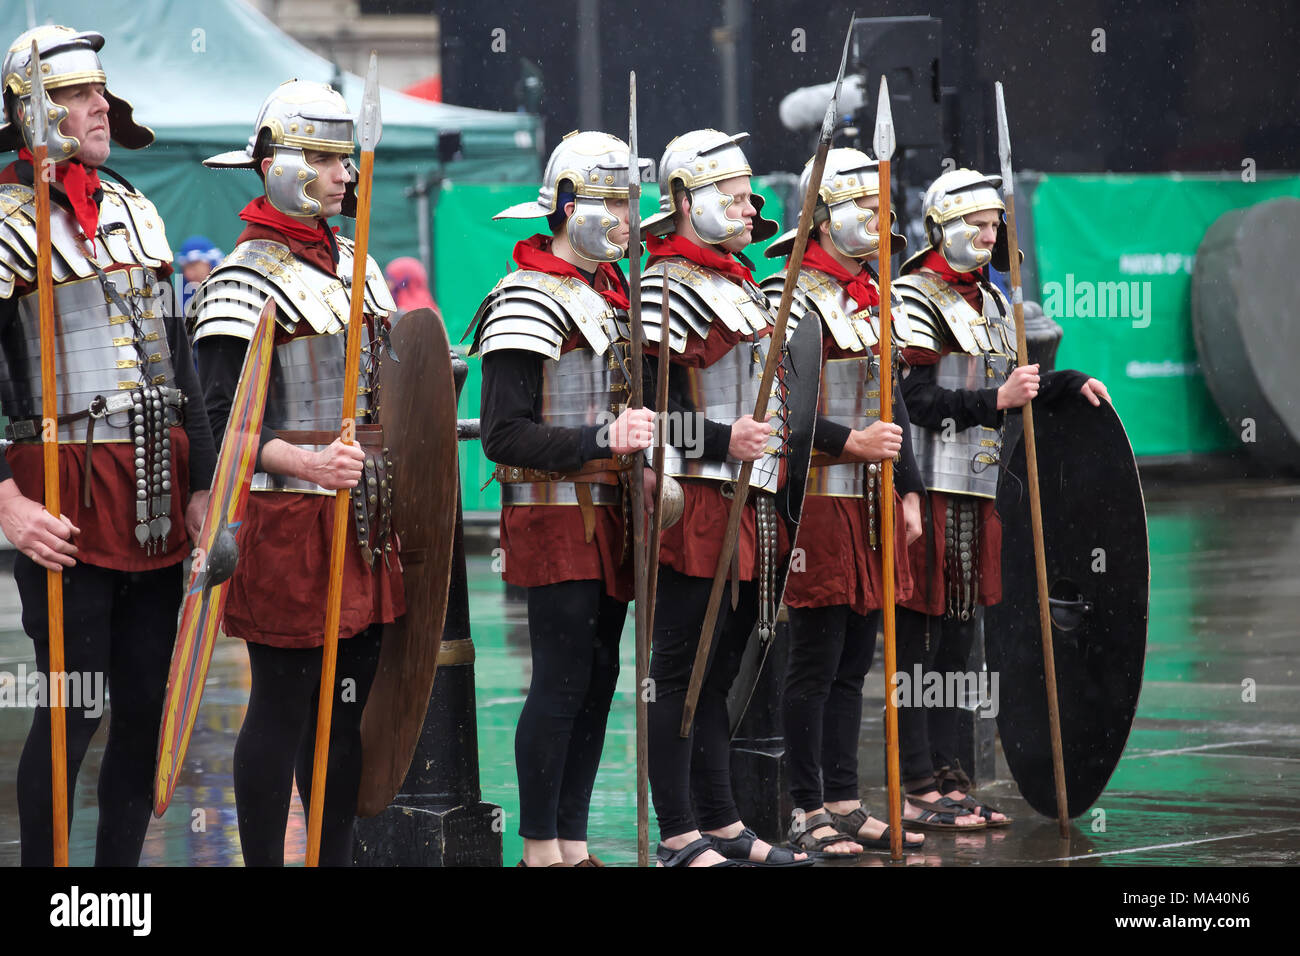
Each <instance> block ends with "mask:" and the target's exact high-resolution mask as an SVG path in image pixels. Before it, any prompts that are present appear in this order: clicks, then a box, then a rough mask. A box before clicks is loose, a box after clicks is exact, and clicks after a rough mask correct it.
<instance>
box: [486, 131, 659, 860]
mask: <svg viewBox="0 0 1300 956" xmlns="http://www.w3.org/2000/svg"><path fill="white" fill-rule="evenodd" d="M643 162H644V163H645V164H646V165H648V164H649V163H648V161H643ZM541 217H546V220H547V225H548V226H549V228H550V234H549V235H547V234H543V233H539V234H537V235H535V236H532V237H531V238H529V239H525V240H522V241H521V242H519V243H517V244H516V246H515V251H514V261H515V264H516V265H517V266H519V268H518V269H517V270H516V271H514V272H511V273H510V274H509V275H507V276H506V277H505V278H504V279H502V280H501V281H500V282H498V283H497V285H496V287H495V288H494V289H493V290H492V291H491V292H490V293H489V294H488V296H487V298H486V299H484V300H483V304H482V305H481V306H479V309H478V313H477V314H476V315H475V317H474V322H473V324H472V325H471V327H470V328H471V331H473V332H474V345H473V348H472V350H471V352H477V353H478V354H479V355H481V356H482V357H483V388H482V435H483V452H484V454H486V455H487V457H488V458H489V459H490V460H492V461H493V462H496V463H497V467H496V470H495V472H494V474H495V477H496V479H497V481H498V482H499V483H500V485H501V503H502V509H501V546H502V548H503V549H504V553H505V558H504V562H505V567H504V569H503V571H504V576H505V580H506V581H507V582H508V583H510V584H514V585H517V586H519V587H522V588H526V589H527V591H528V632H529V642H530V648H531V654H532V665H533V666H532V683H531V684H530V685H529V688H528V698H527V700H526V701H525V702H524V706H523V710H522V711H521V712H520V714H519V725H518V728H517V729H516V732H515V764H516V767H517V770H518V774H519V816H520V821H519V834H520V836H522V837H523V839H524V853H523V859H522V860H521V861H520V863H519V865H520V866H530V867H537V866H601V865H603V864H601V863H600V862H599V861H598V860H597V859H596V858H595V857H594V856H592V855H591V854H590V853H589V851H588V849H587V812H588V808H589V806H590V803H591V791H592V787H593V785H594V784H595V780H596V771H597V768H598V767H599V765H600V755H601V750H602V749H603V747H604V742H605V724H606V721H607V719H608V717H609V707H610V702H611V701H612V700H613V696H614V685H615V683H616V681H617V679H618V669H619V668H618V645H619V636H620V635H621V633H622V631H623V621H624V618H625V617H626V615H627V606H628V602H629V601H630V600H631V599H632V595H633V578H632V572H633V568H632V565H633V562H632V557H631V547H632V542H631V531H632V525H631V521H630V517H629V516H627V515H626V514H625V507H626V503H627V501H628V499H629V496H628V493H627V488H626V483H627V481H628V480H635V481H640V480H641V474H640V472H641V469H640V468H639V467H637V466H639V465H640V458H639V456H636V455H635V453H636V452H638V451H640V450H641V449H644V448H646V447H647V446H648V445H649V444H650V433H651V427H652V421H653V413H652V412H651V411H650V410H649V409H647V408H635V409H629V408H628V407H627V404H628V395H629V382H628V371H627V368H628V364H627V352H628V346H629V330H628V324H627V323H628V316H627V308H628V297H627V283H626V281H625V279H624V277H623V273H622V272H621V271H620V270H619V268H618V266H617V265H615V263H617V261H618V260H619V259H621V258H623V256H624V255H625V254H626V252H627V245H628V146H627V144H626V143H625V142H623V141H622V140H620V139H619V138H618V137H616V136H611V135H609V134H608V133H597V132H576V131H575V132H573V133H570V134H569V135H567V136H565V137H564V139H562V140H561V141H560V143H559V145H558V146H556V148H555V151H554V152H553V153H552V154H551V157H550V160H549V161H548V162H547V164H546V171H545V174H544V176H543V184H542V188H541V191H540V192H539V193H538V197H537V200H536V201H535V202H525V203H520V204H519V205H516V206H511V207H510V208H509V209H506V210H504V211H502V212H501V213H498V214H497V216H496V217H495V218H497V219H535V218H541ZM637 254H638V255H639V254H640V253H639V250H638V252H637Z"/></svg>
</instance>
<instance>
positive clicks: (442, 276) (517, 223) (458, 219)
mask: <svg viewBox="0 0 1300 956" xmlns="http://www.w3.org/2000/svg"><path fill="white" fill-rule="evenodd" d="M754 189H755V190H756V191H757V192H758V193H760V194H761V195H762V196H763V197H764V198H765V199H766V204H765V205H764V207H763V214H764V216H766V217H767V218H770V219H775V220H776V221H777V222H784V219H783V216H782V206H781V200H780V197H779V196H778V195H777V194H776V193H775V192H774V191H772V190H771V189H770V188H769V187H768V186H767V185H766V184H765V183H764V182H763V179H762V178H761V177H756V178H755V180H754ZM536 198H537V186H522V185H518V184H509V185H483V184H478V183H455V182H453V183H448V184H446V185H445V186H444V187H443V190H442V192H441V194H440V195H439V197H438V208H437V211H436V215H435V217H434V221H435V226H436V227H435V231H434V250H433V262H434V267H433V268H434V277H433V278H434V288H435V290H436V291H435V293H434V297H435V298H436V299H437V300H438V305H439V307H440V308H441V309H442V314H443V319H444V321H445V322H446V324H447V334H448V335H449V336H450V337H451V341H452V344H453V345H456V343H457V341H458V340H459V339H460V337H461V336H462V335H464V334H465V331H466V330H467V329H468V328H469V324H470V322H471V321H473V319H474V312H475V310H476V309H477V308H478V306H479V303H480V302H482V301H483V297H484V296H486V295H487V294H488V293H489V292H490V291H492V287H493V286H494V285H496V284H497V282H498V281H499V280H500V279H501V277H502V276H504V275H505V274H506V273H507V272H509V271H511V270H512V269H514V268H515V265H514V262H513V260H512V259H511V253H512V252H513V250H514V246H515V243H516V242H518V241H519V240H520V239H527V238H528V237H529V236H531V235H533V234H534V233H536V232H545V231H546V221H545V220H544V219H536V220H520V219H509V220H501V221H498V222H493V221H492V216H493V215H494V214H496V213H498V212H500V211H501V210H502V209H505V208H506V207H507V206H510V205H513V204H514V203H517V202H524V201H525V200H529V199H536ZM658 208H659V193H658V190H657V189H655V188H654V187H653V186H650V187H649V188H648V189H647V190H646V191H645V192H644V193H643V194H642V196H641V217H642V219H646V218H648V217H649V216H651V215H653V214H654V213H655V212H656V211H657V210H658ZM766 247H767V243H760V244H758V245H756V246H753V247H751V248H750V249H747V250H746V254H747V255H748V256H749V258H750V259H752V260H753V261H754V265H755V270H754V274H755V276H757V277H759V278H762V277H765V276H768V275H771V274H772V273H773V272H775V271H777V270H778V269H779V268H780V266H781V263H780V262H777V261H773V260H769V259H765V258H764V257H763V249H765V248H766ZM643 265H644V263H643ZM456 347H457V349H458V350H459V351H461V352H462V354H463V352H464V350H465V349H466V348H468V342H465V343H462V344H461V345H459V346H456ZM468 362H469V376H468V378H467V379H466V380H465V387H464V389H463V390H462V391H461V395H460V406H459V415H460V417H461V418H478V416H479V388H480V383H481V381H482V376H481V369H480V366H479V362H478V359H476V358H470V359H468ZM491 476H492V466H491V465H490V464H489V463H488V460H487V459H486V458H484V457H483V449H482V447H481V446H480V444H479V443H478V442H476V441H472V442H461V445H460V482H461V500H462V504H463V506H464V509H465V511H466V512H467V513H471V512H476V511H497V510H498V509H499V508H500V507H501V492H500V489H499V488H498V487H497V485H496V483H495V482H493V483H491V484H488V483H487V482H488V479H489V478H491ZM485 485H486V487H484V486H485Z"/></svg>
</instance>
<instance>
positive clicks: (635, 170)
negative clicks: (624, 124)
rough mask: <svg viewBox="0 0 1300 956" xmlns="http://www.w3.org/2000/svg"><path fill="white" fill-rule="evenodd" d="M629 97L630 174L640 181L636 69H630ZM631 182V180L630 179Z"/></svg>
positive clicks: (628, 77) (628, 162) (628, 139)
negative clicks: (637, 143)
mask: <svg viewBox="0 0 1300 956" xmlns="http://www.w3.org/2000/svg"><path fill="white" fill-rule="evenodd" d="M627 99H628V109H627V115H628V136H627V142H628V146H630V147H631V149H630V150H629V152H628V160H627V164H628V175H629V176H630V177H632V178H633V179H636V180H637V181H638V182H640V180H641V174H640V169H639V166H638V163H637V146H636V70H631V71H629V73H628V75H627ZM629 182H630V180H629Z"/></svg>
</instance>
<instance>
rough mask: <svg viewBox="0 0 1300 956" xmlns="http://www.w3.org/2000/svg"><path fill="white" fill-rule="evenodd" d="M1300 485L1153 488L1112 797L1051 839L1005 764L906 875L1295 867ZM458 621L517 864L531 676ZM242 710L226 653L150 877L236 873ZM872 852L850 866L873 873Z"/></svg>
mask: <svg viewBox="0 0 1300 956" xmlns="http://www.w3.org/2000/svg"><path fill="white" fill-rule="evenodd" d="M1298 502H1300V486H1298V485H1295V484H1283V483H1276V482H1252V483H1249V484H1246V483H1236V484H1224V483H1217V484H1205V485H1196V486H1189V485H1185V484H1175V485H1166V486H1163V487H1159V486H1152V485H1150V484H1149V485H1148V488H1147V507H1148V512H1149V526H1150V536H1151V630H1150V641H1149V647H1148V652H1147V661H1146V678H1145V684H1144V686H1143V690H1142V697H1141V702H1140V705H1139V708H1138V716H1137V721H1136V723H1135V725H1134V728H1133V732H1132V734H1131V736H1130V737H1129V742H1128V749H1127V751H1126V752H1125V755H1124V758H1123V759H1122V760H1121V761H1120V764H1119V767H1118V769H1117V770H1116V772H1115V775H1114V776H1113V777H1112V778H1111V781H1110V785H1109V787H1108V788H1107V790H1106V792H1105V793H1104V794H1102V796H1101V798H1100V799H1099V800H1098V802H1097V804H1096V805H1095V806H1094V807H1093V809H1092V810H1091V811H1089V813H1087V814H1085V815H1083V816H1082V817H1080V818H1079V819H1077V820H1076V821H1075V827H1074V833H1073V836H1072V838H1071V839H1070V840H1068V841H1062V840H1061V839H1060V838H1059V837H1058V835H1057V832H1056V825H1055V822H1054V821H1052V820H1048V819H1045V818H1042V817H1039V816H1037V815H1036V814H1035V813H1034V812H1033V811H1032V810H1030V808H1029V807H1028V806H1027V805H1026V804H1025V803H1024V801H1023V800H1021V799H1020V797H1019V794H1018V791H1017V789H1016V785H1015V783H1014V782H1012V781H1011V780H1010V778H1009V775H1008V774H1007V772H1006V768H1005V763H1002V762H1001V760H999V766H1000V771H1001V772H1000V779H999V781H997V782H995V783H993V784H991V785H989V786H987V787H985V788H983V789H982V790H981V793H983V794H985V795H986V797H987V799H988V800H989V801H991V802H993V803H995V804H997V805H998V806H999V807H1000V808H1001V809H1003V810H1005V811H1006V812H1008V813H1009V814H1010V815H1011V816H1013V817H1014V818H1015V819H1016V823H1015V825H1014V826H1012V827H1010V828H1009V829H1004V830H986V831H982V832H980V833H971V834H963V835H958V836H952V835H948V834H930V835H929V836H928V838H927V848H926V850H925V851H924V852H922V853H915V854H909V855H908V861H907V862H908V863H909V864H910V865H922V866H924V865H951V864H980V865H996V864H1019V865H1024V864H1046V865H1078V864H1081V863H1088V862H1092V861H1096V862H1098V863H1105V864H1119V865H1130V864H1148V865H1152V864H1155V865H1175V864H1176V865H1189V864H1190V865H1208V864H1214V865H1223V864H1252V865H1254V864H1292V865H1294V864H1295V863H1297V862H1300V787H1298V786H1297V785H1296V776H1297V771H1298V770H1300V644H1298V643H1297V641H1296V636H1297V630H1298V628H1297V624H1296V609H1297V608H1298V607H1300V574H1297V571H1296V569H1297V567H1300V509H1298V508H1297V503H1298ZM470 613H471V620H472V622H473V628H474V633H473V637H474V643H475V645H476V647H477V661H476V665H475V666H476V681H477V688H478V728H479V748H480V759H481V773H482V786H483V796H484V799H485V800H490V801H492V802H494V803H498V804H500V805H501V806H502V807H503V808H504V810H505V814H506V823H507V828H506V834H505V854H504V859H505V861H506V862H507V864H512V863H513V862H514V861H515V860H517V859H518V857H519V853H520V840H519V838H518V836H517V835H516V834H515V832H514V830H515V829H516V825H517V819H518V800H517V792H516V784H515V774H514V726H515V720H516V718H517V716H518V713H519V709H520V707H521V705H522V703H523V698H524V694H525V692H526V690H527V687H528V681H529V663H528V638H527V628H526V626H525V621H524V607H523V605H522V604H520V603H517V602H508V601H506V600H504V596H503V591H502V584H501V581H500V578H499V576H498V575H496V574H494V573H493V572H492V571H491V570H490V559H488V558H471V566H470ZM630 634H631V617H630V616H629V618H628V630H627V632H626V637H627V638H628V639H625V640H624V643H623V654H622V657H623V670H622V673H621V674H620V677H619V683H618V691H617V697H616V700H615V706H614V711H613V713H612V715H611V718H610V727H609V734H608V737H607V741H606V746H605V759H604V762H603V763H602V765H601V770H600V775H599V777H598V778H597V781H596V791H595V794H594V797H593V801H592V816H591V830H590V841H591V847H592V850H593V852H595V853H596V854H597V855H598V856H600V857H601V858H602V859H605V860H606V861H607V862H611V863H622V864H630V863H633V862H634V861H635V842H634V841H635V794H636V788H635V776H634V775H635V759H634V757H635V754H634V746H635V735H634V733H633V724H632V719H633V696H632V691H633V687H632V685H633V659H632V644H631V640H630ZM32 660H33V658H32V653H31V643H30V641H28V640H27V638H26V637H25V636H24V635H23V634H22V632H21V629H20V627H19V613H18V602H17V594H16V591H15V589H14V586H13V582H12V577H11V576H10V575H9V574H8V573H5V574H4V575H3V576H0V672H8V673H13V672H15V671H17V670H18V669H19V667H20V666H26V667H28V668H30V667H31V666H32ZM882 685H883V677H882V676H881V667H880V664H879V662H877V665H876V666H875V667H874V668H873V669H872V672H871V674H870V675H869V677H868V682H867V690H866V697H867V706H866V708H865V715H866V716H865V719H864V725H865V726H864V728H863V734H862V741H863V745H862V747H861V772H862V779H863V782H864V790H863V796H864V798H865V800H866V802H867V804H868V806H869V807H870V808H872V809H873V810H875V812H876V815H877V816H883V815H884V813H885V810H886V804H885V790H884V787H883V785H882V780H883V775H884V771H883V747H882V746H881V744H880V740H881V737H882V723H883V718H882V708H883V686H882ZM247 697H248V672H247V660H246V655H245V652H244V649H243V647H242V645H241V644H239V643H238V642H236V641H229V640H223V641H221V642H220V643H219V644H218V648H217V652H216V656H215V658H214V661H213V666H212V669H211V671H210V673H209V677H208V686H207V691H206V695H205V697H204V702H203V710H202V713H201V716H200V721H201V723H200V726H199V727H198V729H197V730H196V732H195V736H194V741H193V743H192V745H191V747H190V752H189V757H188V759H187V769H186V772H185V773H184V775H183V776H182V778H181V782H180V785H179V787H178V789H177V792H176V797H175V800H174V802H173V803H172V806H171V809H170V810H169V811H168V813H167V815H166V816H165V817H164V818H163V819H162V820H155V821H153V823H152V825H151V827H150V831H149V837H148V841H147V843H146V845H145V852H144V861H143V862H144V863H145V864H150V865H160V864H165V865H231V864H238V863H240V862H241V856H240V852H239V839H238V827H237V825H236V819H235V804H234V795H233V791H232V787H231V754H232V751H233V748H234V741H235V736H236V734H237V733H238V731H239V725H240V722H241V721H242V719H243V712H244V706H245V704H246V701H247ZM29 722H30V712H28V711H25V710H22V709H13V708H6V709H0V766H3V767H4V768H5V772H4V786H3V788H0V865H15V864H16V863H17V862H18V818H17V807H16V799H15V793H14V782H13V781H14V773H15V768H16V767H17V763H18V756H19V754H20V752H21V749H22V745H23V741H24V739H25V737H26V733H27V728H28V725H29ZM103 737H104V731H103V730H101V731H100V734H99V736H98V737H97V738H96V741H95V743H94V744H93V745H92V748H91V752H90V754H89V755H88V756H87V759H86V762H85V764H84V766H83V768H82V772H81V776H80V779H79V780H78V785H77V796H76V801H75V808H76V813H75V819H74V822H73V830H72V838H71V844H70V846H71V859H72V862H73V863H74V864H82V865H85V864H89V863H90V862H91V860H92V859H93V857H94V833H95V822H96V813H95V809H94V786H95V780H96V777H97V773H98V765H99V757H100V754H101V753H102V748H103ZM304 844H305V838H304V821H303V817H302V813H301V806H300V805H299V803H298V801H297V798H296V796H295V798H294V806H293V809H292V811H291V814H290V828H289V834H288V837H287V840H286V852H287V856H288V859H289V860H290V861H294V862H297V861H300V860H301V859H302V855H303V850H304ZM885 862H887V858H886V857H885V856H882V855H868V856H867V857H866V858H864V859H860V860H858V861H855V862H853V863H836V864H832V865H839V866H844V865H856V866H875V865H883V864H884V863H885Z"/></svg>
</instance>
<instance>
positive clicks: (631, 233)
mask: <svg viewBox="0 0 1300 956" xmlns="http://www.w3.org/2000/svg"><path fill="white" fill-rule="evenodd" d="M628 99H629V110H628V116H629V129H630V133H629V149H628V163H627V176H628V182H627V213H628V255H629V258H628V265H629V268H628V292H629V296H628V298H629V299H630V307H629V309H628V316H629V318H630V320H631V326H632V363H631V364H632V368H631V380H630V381H629V382H628V386H629V392H628V408H643V407H644V406H645V395H644V389H643V387H642V384H641V372H642V363H643V361H644V351H645V329H644V327H643V326H642V323H641V205H640V204H641V166H640V163H639V161H638V158H637V141H636V72H635V71H633V72H632V73H630V74H629V76H628ZM634 455H635V458H636V460H637V461H640V458H641V456H640V454H639V453H634ZM642 470H643V469H642V468H633V469H632V470H631V471H630V472H628V474H629V475H630V480H629V481H628V489H629V491H630V492H631V496H632V531H633V533H632V541H633V547H632V574H633V577H634V579H635V580H634V596H635V598H636V611H635V613H634V616H633V622H634V625H633V626H634V640H635V642H636V865H637V866H640V867H647V866H649V865H650V705H649V701H648V699H647V697H646V679H647V678H648V677H649V674H650V635H649V632H648V630H647V622H648V620H649V616H650V602H651V601H653V600H654V595H653V594H652V593H651V592H650V591H649V589H648V587H647V581H648V568H647V563H648V558H649V555H648V554H647V553H646V549H645V547H644V545H645V518H646V515H645V485H644V484H643V483H642V474H641V473H642Z"/></svg>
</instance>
